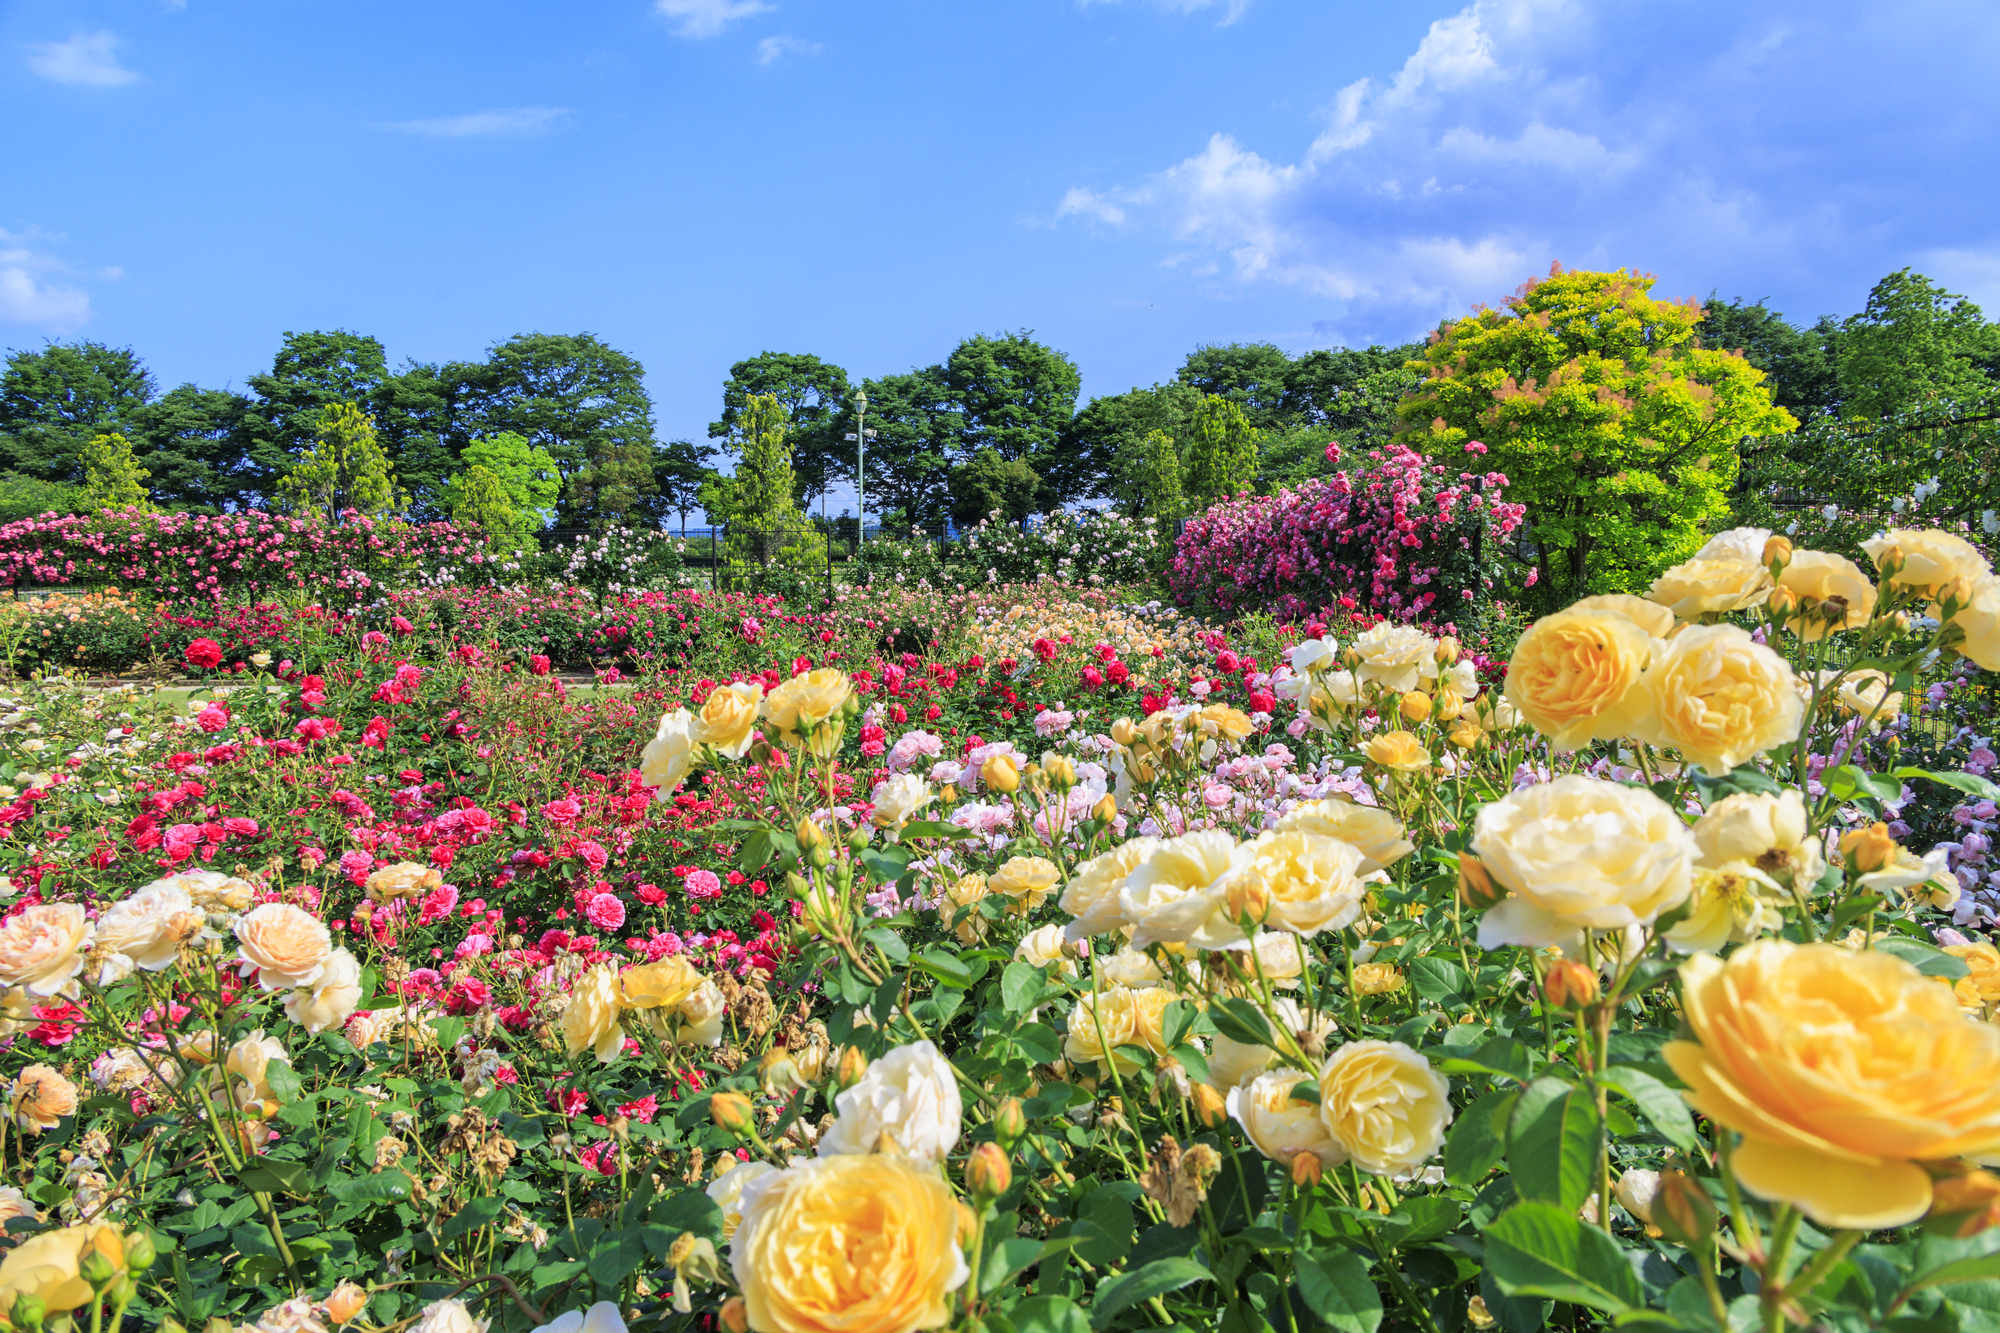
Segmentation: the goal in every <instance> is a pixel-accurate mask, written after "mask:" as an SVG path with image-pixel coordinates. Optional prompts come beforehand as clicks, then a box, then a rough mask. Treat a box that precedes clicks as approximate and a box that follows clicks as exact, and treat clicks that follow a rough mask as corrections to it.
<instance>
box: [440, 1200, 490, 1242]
mask: <svg viewBox="0 0 2000 1333" xmlns="http://www.w3.org/2000/svg"><path fill="white" fill-rule="evenodd" d="M503 1206H504V1205H503V1204H502V1203H501V1201H500V1200H499V1199H496V1198H492V1197H487V1198H479V1199H471V1200H468V1201H467V1202H466V1205H465V1207H463V1208H461V1209H459V1210H458V1211H457V1212H456V1213H453V1214H452V1216H451V1220H450V1221H449V1222H446V1223H445V1224H444V1225H443V1226H442V1227H440V1228H438V1237H439V1239H441V1240H451V1239H453V1238H454V1237H457V1236H463V1235H464V1234H465V1233H466V1232H468V1231H475V1230H477V1229H478V1228H480V1227H483V1226H485V1225H487V1224H488V1223H489V1222H491V1221H493V1220H494V1219H495V1218H497V1217H499V1216H500V1212H501V1209H502V1207H503Z"/></svg>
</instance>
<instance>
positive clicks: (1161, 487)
mask: <svg viewBox="0 0 2000 1333" xmlns="http://www.w3.org/2000/svg"><path fill="white" fill-rule="evenodd" d="M1127 475H1128V476H1129V477H1130V478H1131V481H1132V496H1131V499H1130V500H1129V501H1127V502H1126V503H1124V504H1121V505H1120V506H1119V508H1120V509H1122V510H1123V511H1124V512H1125V513H1127V514H1129V515H1131V516H1132V517H1134V518H1157V519H1164V520H1167V521H1169V522H1171V521H1172V520H1174V519H1177V518H1185V517H1187V501H1186V499H1185V498H1184V496H1183V495H1182V493H1181V457H1180V453H1179V451H1178V450H1176V449H1175V448H1174V437H1173V436H1171V435H1169V434H1167V433H1166V432H1165V431H1163V430H1155V431H1148V432H1147V433H1146V436H1145V438H1144V439H1142V440H1140V441H1139V443H1138V446H1137V447H1136V448H1135V449H1134V450H1133V465H1132V467H1131V469H1130V471H1129V472H1128V474H1127Z"/></svg>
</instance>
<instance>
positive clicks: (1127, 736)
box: [1111, 717, 1139, 747]
mask: <svg viewBox="0 0 2000 1333" xmlns="http://www.w3.org/2000/svg"><path fill="white" fill-rule="evenodd" d="M1111 739H1112V740H1114V741H1116V742H1117V743H1118V744H1120V745H1123V746H1127V747H1130V746H1131V744H1132V742H1134V741H1136V740H1138V739H1139V728H1138V727H1137V726H1136V725H1134V724H1133V721H1132V719H1131V718H1129V717H1121V718H1119V719H1118V720H1117V721H1116V722H1113V723H1112V724H1111Z"/></svg>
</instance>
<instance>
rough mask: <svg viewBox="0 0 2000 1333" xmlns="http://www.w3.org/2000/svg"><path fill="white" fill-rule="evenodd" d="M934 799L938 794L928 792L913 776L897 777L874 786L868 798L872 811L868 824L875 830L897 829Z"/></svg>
mask: <svg viewBox="0 0 2000 1333" xmlns="http://www.w3.org/2000/svg"><path fill="white" fill-rule="evenodd" d="M936 799H937V793H936V792H935V791H933V790H931V784H930V783H928V782H925V781H924V780H923V779H922V778H920V777H918V776H917V775H916V774H915V773H898V774H897V775H896V776H895V777H893V778H890V779H888V780H887V781H884V782H878V783H876V784H875V791H874V793H873V794H872V795H871V796H870V797H869V804H871V805H873V806H874V807H875V813H874V814H873V815H872V816H871V819H870V822H872V823H873V824H874V825H875V827H876V828H884V829H899V828H901V827H903V825H904V824H906V823H908V822H909V820H910V817H911V816H912V815H915V814H916V813H917V812H918V811H920V810H922V809H923V808H924V807H925V806H927V805H929V804H930V803H931V802H932V801H934V800H936Z"/></svg>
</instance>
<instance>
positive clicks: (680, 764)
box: [639, 708, 696, 801]
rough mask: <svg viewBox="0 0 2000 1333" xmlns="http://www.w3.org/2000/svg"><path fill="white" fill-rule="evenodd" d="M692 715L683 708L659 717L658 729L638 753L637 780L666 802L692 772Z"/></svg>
mask: <svg viewBox="0 0 2000 1333" xmlns="http://www.w3.org/2000/svg"><path fill="white" fill-rule="evenodd" d="M695 757H696V756H695V738H694V715H693V714H691V713H689V712H688V710H687V709H685V708H676V709H675V710H674V711H673V712H671V713H662V714H661V715H660V725H659V729H658V730H656V731H655V732H654V733H653V739H651V740H649V741H647V742H646V748H645V749H644V750H642V751H640V752H639V778H640V780H641V781H642V782H644V783H645V784H646V785H647V786H648V787H651V788H653V789H654V791H655V795H656V797H657V799H659V800H662V801H664V800H666V799H668V798H669V797H671V796H672V795H673V794H674V791H675V790H676V789H677V788H678V787H679V786H680V785H681V784H682V783H683V782H685V781H687V776H688V774H689V773H690V772H692V771H693V770H694V761H695Z"/></svg>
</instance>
